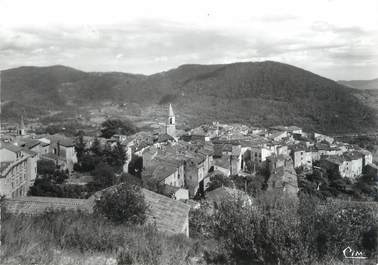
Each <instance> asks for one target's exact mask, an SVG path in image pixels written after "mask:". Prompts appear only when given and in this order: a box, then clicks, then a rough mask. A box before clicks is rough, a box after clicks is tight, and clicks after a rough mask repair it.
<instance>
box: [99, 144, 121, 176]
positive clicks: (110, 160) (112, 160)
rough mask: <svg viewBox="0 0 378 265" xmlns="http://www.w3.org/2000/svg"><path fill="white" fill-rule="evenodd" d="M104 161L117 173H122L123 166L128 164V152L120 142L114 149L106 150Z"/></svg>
mask: <svg viewBox="0 0 378 265" xmlns="http://www.w3.org/2000/svg"><path fill="white" fill-rule="evenodd" d="M104 160H105V161H106V163H107V164H109V165H110V166H112V167H113V168H114V170H115V171H116V172H117V173H120V172H122V170H123V165H124V164H125V162H126V152H125V149H124V147H123V146H122V145H121V143H120V142H117V144H116V145H115V146H114V147H113V148H110V147H109V148H106V149H105V150H104Z"/></svg>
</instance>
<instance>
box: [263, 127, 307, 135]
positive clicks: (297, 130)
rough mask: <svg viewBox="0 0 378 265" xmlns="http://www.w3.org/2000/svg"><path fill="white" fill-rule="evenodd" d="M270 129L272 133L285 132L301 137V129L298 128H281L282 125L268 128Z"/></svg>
mask: <svg viewBox="0 0 378 265" xmlns="http://www.w3.org/2000/svg"><path fill="white" fill-rule="evenodd" d="M270 129H271V130H274V131H280V132H287V133H290V134H299V135H302V133H303V130H302V128H299V127H297V126H282V125H278V126H273V127H270Z"/></svg>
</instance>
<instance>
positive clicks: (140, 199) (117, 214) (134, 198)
mask: <svg viewBox="0 0 378 265" xmlns="http://www.w3.org/2000/svg"><path fill="white" fill-rule="evenodd" d="M95 208H96V211H98V212H99V213H101V214H103V215H104V216H106V217H107V218H109V219H110V220H112V221H113V222H115V223H128V222H130V223H132V224H143V223H144V222H145V220H146V218H147V217H146V211H147V210H148V206H147V204H146V202H145V200H144V195H143V194H142V192H141V190H140V187H138V186H135V185H134V186H133V185H128V184H120V185H118V186H116V188H115V190H112V191H109V192H107V191H105V192H104V193H103V194H102V195H101V198H100V199H99V200H97V201H96V206H95Z"/></svg>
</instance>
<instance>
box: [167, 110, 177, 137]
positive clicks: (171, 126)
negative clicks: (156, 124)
mask: <svg viewBox="0 0 378 265" xmlns="http://www.w3.org/2000/svg"><path fill="white" fill-rule="evenodd" d="M165 133H166V134H168V135H170V136H172V137H174V138H175V137H176V118H175V114H174V112H173V108H172V105H171V104H169V109H168V120H167V124H166V125H165Z"/></svg>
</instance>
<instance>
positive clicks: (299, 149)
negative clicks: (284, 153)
mask: <svg viewBox="0 0 378 265" xmlns="http://www.w3.org/2000/svg"><path fill="white" fill-rule="evenodd" d="M291 157H292V159H293V162H294V168H298V167H303V168H304V169H311V168H312V157H313V153H312V151H311V149H309V148H307V147H306V146H303V145H296V146H293V147H292V148H291Z"/></svg>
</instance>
